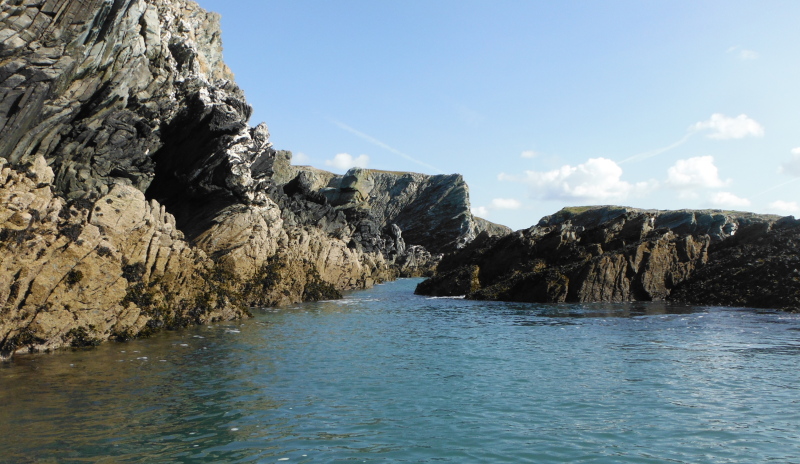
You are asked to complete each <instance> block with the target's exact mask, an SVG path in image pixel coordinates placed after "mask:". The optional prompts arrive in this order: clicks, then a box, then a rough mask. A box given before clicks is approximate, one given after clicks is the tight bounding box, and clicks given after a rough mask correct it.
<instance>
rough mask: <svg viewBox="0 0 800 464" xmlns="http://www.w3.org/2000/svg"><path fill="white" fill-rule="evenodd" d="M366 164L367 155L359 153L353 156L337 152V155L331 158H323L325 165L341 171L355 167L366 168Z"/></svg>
mask: <svg viewBox="0 0 800 464" xmlns="http://www.w3.org/2000/svg"><path fill="white" fill-rule="evenodd" d="M368 164H369V156H367V155H359V156H358V157H356V158H353V156H352V155H350V154H348V153H339V154H338V155H336V156H334V157H333V159H332V160H325V166H330V167H332V168H336V169H339V170H341V171H347V170H348V169H350V168H355V167H359V168H366V167H367V165H368Z"/></svg>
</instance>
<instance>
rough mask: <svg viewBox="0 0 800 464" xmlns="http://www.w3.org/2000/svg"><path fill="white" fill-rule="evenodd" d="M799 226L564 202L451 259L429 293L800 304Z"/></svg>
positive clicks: (745, 216) (743, 216)
mask: <svg viewBox="0 0 800 464" xmlns="http://www.w3.org/2000/svg"><path fill="white" fill-rule="evenodd" d="M799 238H800V226H799V223H798V221H795V220H794V219H793V218H791V217H790V218H779V217H778V216H770V215H756V214H751V213H739V212H723V211H689V210H682V211H655V210H638V209H633V208H624V207H611V206H605V207H586V208H565V209H563V210H561V211H559V212H558V213H556V214H554V215H552V216H548V217H545V218H543V219H542V220H541V221H540V222H539V223H538V224H537V225H536V226H533V227H531V228H529V229H526V230H521V231H517V232H515V233H513V234H510V235H507V236H504V237H489V236H488V235H485V234H484V235H481V236H479V237H478V238H477V239H476V240H474V241H473V242H472V243H470V244H469V245H468V246H466V247H465V248H463V249H462V250H459V251H457V252H455V253H452V254H449V255H447V256H445V258H444V259H443V260H442V262H441V263H440V264H439V267H438V270H437V273H436V275H435V276H434V277H433V278H431V279H429V280H427V281H425V282H423V283H421V284H420V285H419V286H418V288H417V293H420V294H424V295H438V296H453V295H466V296H467V298H472V299H490V300H506V301H528V302H565V301H566V302H593V301H608V302H621V301H652V300H674V301H683V302H690V303H694V304H728V305H745V306H760V307H779V308H786V309H798V308H800V305H798V303H799V302H800V270H797V269H800V258H798V255H797V253H796V252H797V250H798V248H797V244H798V239H799Z"/></svg>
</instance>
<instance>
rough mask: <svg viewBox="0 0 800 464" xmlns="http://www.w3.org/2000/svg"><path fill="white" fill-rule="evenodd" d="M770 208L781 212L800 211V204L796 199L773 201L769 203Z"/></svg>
mask: <svg viewBox="0 0 800 464" xmlns="http://www.w3.org/2000/svg"><path fill="white" fill-rule="evenodd" d="M769 209H771V210H773V211H778V212H780V213H790V214H793V213H794V214H796V213H800V205H799V204H797V202H796V201H782V200H777V201H773V202H772V203H770V204H769Z"/></svg>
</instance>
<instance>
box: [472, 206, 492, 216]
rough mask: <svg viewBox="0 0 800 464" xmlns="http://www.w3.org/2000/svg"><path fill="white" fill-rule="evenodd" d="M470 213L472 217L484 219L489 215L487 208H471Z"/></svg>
mask: <svg viewBox="0 0 800 464" xmlns="http://www.w3.org/2000/svg"><path fill="white" fill-rule="evenodd" d="M470 211H471V212H472V215H473V216H478V217H482V218H485V217H486V216H488V215H489V208H487V207H485V206H473V207H472V208H470Z"/></svg>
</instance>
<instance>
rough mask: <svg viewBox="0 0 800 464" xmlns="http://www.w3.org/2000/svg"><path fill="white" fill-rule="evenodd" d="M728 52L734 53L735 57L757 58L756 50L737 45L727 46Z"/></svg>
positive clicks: (742, 58) (743, 58) (744, 58)
mask: <svg viewBox="0 0 800 464" xmlns="http://www.w3.org/2000/svg"><path fill="white" fill-rule="evenodd" d="M728 53H735V54H736V56H737V57H739V59H741V60H755V59H757V58H758V52H755V51H753V50H747V49H745V48H741V47H738V46H735V47H729V48H728Z"/></svg>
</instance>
